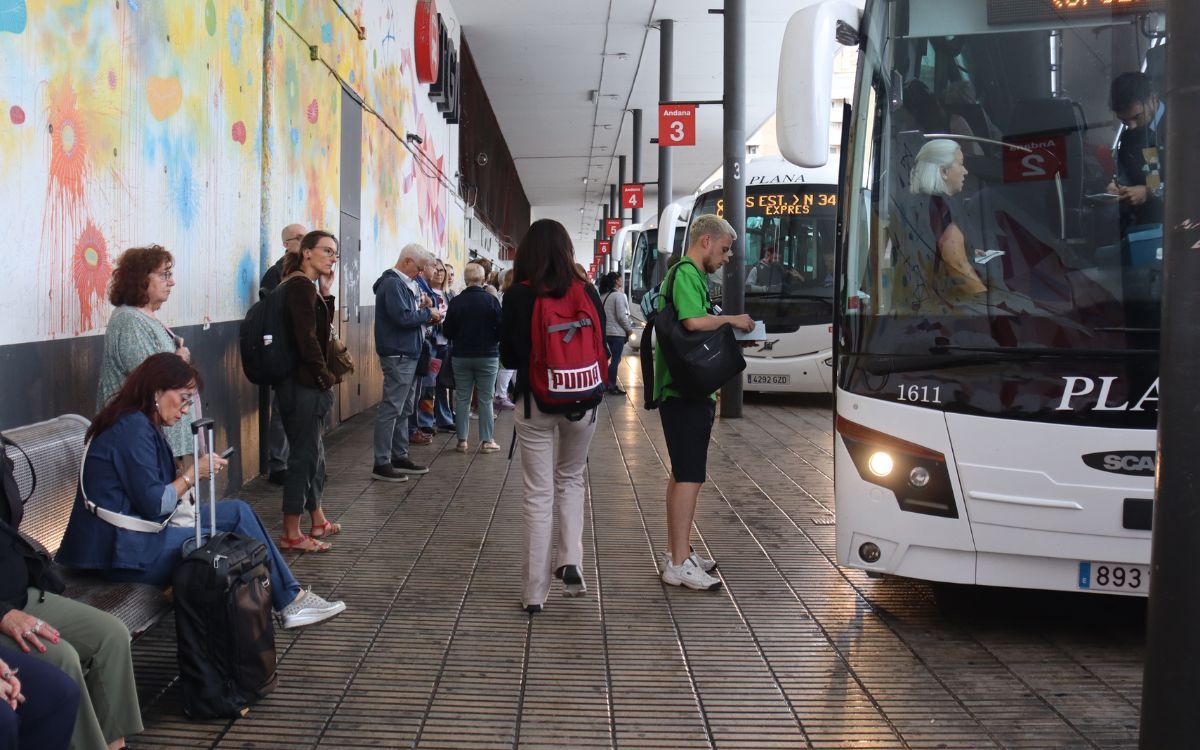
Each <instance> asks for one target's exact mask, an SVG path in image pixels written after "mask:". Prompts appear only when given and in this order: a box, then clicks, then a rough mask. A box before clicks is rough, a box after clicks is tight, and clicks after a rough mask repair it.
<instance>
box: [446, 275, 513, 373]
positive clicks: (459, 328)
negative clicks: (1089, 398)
mask: <svg viewBox="0 0 1200 750" xmlns="http://www.w3.org/2000/svg"><path fill="white" fill-rule="evenodd" d="M442 333H444V334H446V338H448V339H450V340H451V341H452V342H453V343H454V356H455V357H498V356H500V301H499V300H497V299H496V298H495V297H493V296H492V295H491V294H490V293H489V292H487V291H484V288H483V287H481V286H469V287H467V288H466V289H464V290H463V291H462V294H459V295H456V296H455V297H454V299H452V300H450V309H449V310H448V311H447V312H446V322H445V323H443V324H442Z"/></svg>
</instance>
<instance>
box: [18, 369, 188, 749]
mask: <svg viewBox="0 0 1200 750" xmlns="http://www.w3.org/2000/svg"><path fill="white" fill-rule="evenodd" d="M156 358H157V359H160V360H169V361H170V362H171V363H172V365H173V366H174V367H176V368H182V369H186V370H189V371H190V370H191V369H192V368H191V365H189V364H187V363H186V362H184V361H183V360H182V359H180V358H179V357H177V356H175V355H174V354H167V353H162V354H155V355H154V356H152V357H150V360H155V359H156ZM137 372H138V370H136V369H135V370H134V373H137ZM130 377H131V378H132V377H134V375H130ZM118 396H119V392H118ZM158 440H159V450H160V451H161V458H162V463H163V465H164V466H169V467H170V471H171V472H172V473H174V471H175V462H174V460H173V458H172V457H171V450H170V446H168V445H167V442H166V438H165V437H163V436H162V434H161V433H160V434H159V438H158ZM23 515H24V506H23V505H21V503H20V502H19V499H18V498H13V497H10V496H9V494H8V493H5V492H2V491H0V633H2V634H3V635H4V638H0V646H4V647H5V648H6V649H9V648H14V647H15V649H17V650H19V651H20V652H21V656H20V657H14V659H13V660H12V661H9V662H8V664H9V666H10V667H19V668H21V670H22V673H21V677H22V678H26V677H29V678H33V677H34V675H33V673H32V672H29V673H26V672H25V664H24V663H23V662H24V660H26V659H37V660H39V661H42V662H46V663H47V664H48V665H50V666H52V667H53V668H55V669H56V671H57V670H61V671H62V672H64V673H66V676H67V677H68V678H70V680H71V681H72V682H73V683H74V686H75V688H76V689H75V690H74V691H73V693H74V697H73V698H72V697H71V695H70V694H68V693H63V692H62V691H61V689H59V688H54V687H53V685H51V686H50V689H51V690H53V691H54V692H58V693H60V694H61V695H62V699H63V701H64V702H63V705H62V706H58V707H56V708H55V709H54V711H53V716H54V717H55V720H56V721H58V722H61V724H62V725H64V726H66V727H67V729H66V733H67V735H68V736H69V737H70V738H71V739H70V747H71V748H73V749H74V750H98V749H99V748H103V747H110V748H117V747H124V746H125V738H126V737H127V736H129V735H131V734H137V733H138V732H140V731H142V712H141V709H140V708H139V707H138V696H137V687H136V685H135V684H134V677H133V660H132V658H131V656H130V648H129V647H130V642H129V630H128V629H127V628H126V627H125V624H124V623H122V622H121V621H120V620H118V619H117V618H115V617H113V616H112V615H110V614H108V613H107V612H102V611H100V610H98V609H96V608H95V607H89V606H88V605H86V604H83V603H82V602H77V601H75V600H74V599H68V598H66V597H64V596H60V594H62V592H63V590H64V589H65V586H64V585H63V582H62V579H60V578H59V577H58V575H57V574H56V573H55V572H54V570H53V569H52V568H51V565H50V560H49V559H48V558H47V557H46V556H45V553H43V552H40V551H38V549H37V548H36V547H35V546H34V545H33V544H32V543H31V542H30V541H29V540H28V539H27V538H26V537H25V536H24V535H22V534H21V533H20V532H19V529H20V526H21V519H22V516H23ZM5 639H7V640H5ZM4 658H5V660H6V661H8V656H7V655H6V656H5V657H4ZM4 671H8V670H3V671H0V680H3V681H5V682H8V680H7V679H6V678H4V676H3V672H4ZM37 679H38V680H39V681H40V678H37ZM50 679H51V680H53V676H51V678H50ZM9 685H10V687H11V685H12V683H11V682H9ZM29 687H30V688H31V690H32V687H33V686H32V685H30V686H29ZM28 697H29V699H30V700H33V699H34V695H33V694H32V692H30V693H29V695H28ZM25 705H26V707H28V708H30V709H32V708H33V707H32V706H30V704H29V703H28V702H27V703H26V704H25ZM72 707H73V708H74V710H72ZM70 716H74V719H73V720H70V719H68V717H70ZM18 717H21V719H22V722H21V728H22V731H24V730H25V720H26V718H25V717H24V716H22V714H21V712H18ZM72 723H73V725H74V726H73V728H71V726H70V725H71V724H72ZM0 724H3V722H0ZM60 728H61V727H60ZM54 734H55V733H54V731H53V730H47V734H45V735H43V737H45V738H50V737H52V736H53V735H54ZM53 746H54V744H53V742H48V743H47V744H42V743H41V742H38V743H36V744H30V745H24V744H22V745H21V747H30V748H39V750H40V748H43V747H53ZM59 746H60V747H61V746H62V745H59ZM0 747H4V748H8V747H13V745H8V744H5V743H4V741H3V739H2V738H0Z"/></svg>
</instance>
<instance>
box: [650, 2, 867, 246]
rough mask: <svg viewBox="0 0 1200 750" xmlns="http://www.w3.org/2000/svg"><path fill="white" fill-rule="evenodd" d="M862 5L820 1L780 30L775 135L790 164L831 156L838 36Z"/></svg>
mask: <svg viewBox="0 0 1200 750" xmlns="http://www.w3.org/2000/svg"><path fill="white" fill-rule="evenodd" d="M863 4H864V0H821V2H817V3H815V4H813V5H810V6H809V7H807V8H804V9H802V10H799V11H796V13H795V14H793V15H792V17H791V19H790V20H789V21H788V25H787V29H786V30H785V31H784V32H783V49H782V50H781V52H780V54H779V89H778V92H777V96H776V128H775V134H776V137H777V138H778V141H779V150H780V151H781V152H782V153H783V155H784V157H786V158H787V160H788V161H790V162H792V163H793V164H798V165H800V166H802V167H822V166H825V164H826V162H828V161H829V116H830V111H831V109H832V98H831V93H830V91H831V89H832V87H833V55H834V53H835V52H836V51H837V49H838V46H839V44H840V42H839V41H838V40H839V38H843V39H845V38H848V37H849V36H851V32H853V31H854V30H856V29H857V28H858V27H859V25H860V23H861V21H862V12H863ZM839 22H840V25H841V28H839ZM853 36H854V37H857V34H853ZM660 226H661V225H660Z"/></svg>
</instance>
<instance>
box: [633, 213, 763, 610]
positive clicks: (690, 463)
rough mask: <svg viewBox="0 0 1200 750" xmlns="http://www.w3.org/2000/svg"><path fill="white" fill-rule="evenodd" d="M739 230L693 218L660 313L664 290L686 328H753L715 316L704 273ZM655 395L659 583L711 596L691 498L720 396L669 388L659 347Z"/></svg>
mask: <svg viewBox="0 0 1200 750" xmlns="http://www.w3.org/2000/svg"><path fill="white" fill-rule="evenodd" d="M735 239H737V233H736V232H735V231H734V230H733V227H732V226H730V225H729V222H727V221H725V220H724V219H722V218H721V217H719V216H717V215H716V214H704V215H702V216H698V217H696V218H695V219H693V220H692V225H691V226H690V227H689V228H688V247H687V253H686V254H685V255H684V256H683V258H681V259H680V261H679V262H678V263H676V264H675V265H674V266H673V267H672V268H671V270H670V271H669V272H668V276H667V278H666V279H664V280H663V283H662V287H661V288H662V290H663V294H660V295H659V299H658V309H659V310H662V309H663V307H664V306H665V304H666V291H667V289H668V287H669V288H670V293H671V303H672V304H673V305H674V307H675V312H676V314H677V316H678V319H679V325H681V326H683V327H684V328H686V329H687V330H689V331H713V330H716V329H717V328H720V327H721V326H723V325H725V324H726V323H730V324H732V325H733V327H734V328H738V329H741V330H743V331H750V330H752V329H753V328H754V321H753V320H751V319H750V316H749V315H719V314H716V313H717V311H716V310H714V308H713V304H712V301H711V300H709V298H708V274H710V273H715V272H716V271H717V269H719V268H720V267H721V266H723V265H725V264H726V263H727V262H729V256H730V253H731V252H732V249H731V248H732V246H733V241H734V240H735ZM654 398H655V399H656V400H657V401H658V415H659V419H661V420H662V426H663V436H664V437H665V438H666V442H667V453H668V455H669V456H670V457H671V478H670V479H669V480H668V481H667V551H666V552H665V553H663V572H662V579H663V582H664V583H669V584H671V585H672V586H686V587H687V588H689V589H695V590H700V591H704V590H707V591H713V590H715V589H718V588H720V587H721V579H719V578H716V577H714V576H712V575H710V573H711V572H712V570H713V569H714V568H716V566H717V564H716V562H715V561H714V560H709V559H708V558H705V557H701V556H700V555H699V554H697V553H696V551H695V550H694V549H692V543H691V538H692V524H693V523H694V522H695V520H696V498H697V497H698V496H699V495H700V486H701V485H702V484H704V476H705V467H706V463H707V461H708V441H709V438H710V436H711V435H712V425H713V419H714V418H716V415H717V394H715V393H712V394H709V395H708V396H706V397H705V398H701V399H694V398H687V397H685V396H684V395H683V394H682V393H681V392H680V391H679V390H678V389H676V388H675V387H674V386H673V381H672V379H671V371H670V370H668V369H667V362H666V360H665V359H664V358H663V352H662V348H661V345H660V344H659V343H658V341H657V337H656V340H655V347H654Z"/></svg>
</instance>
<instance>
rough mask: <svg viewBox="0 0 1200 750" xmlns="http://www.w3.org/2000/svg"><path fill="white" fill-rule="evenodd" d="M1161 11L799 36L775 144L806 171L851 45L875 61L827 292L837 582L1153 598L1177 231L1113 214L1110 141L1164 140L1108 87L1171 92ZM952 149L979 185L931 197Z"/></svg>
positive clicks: (891, 11)
mask: <svg viewBox="0 0 1200 750" xmlns="http://www.w3.org/2000/svg"><path fill="white" fill-rule="evenodd" d="M1164 6H1165V2H1160V0H1127V1H1126V2H1121V3H1117V2H1099V1H1094V2H1091V3H1090V4H1089V3H1086V2H1076V1H1075V0H900V1H898V2H890V1H886V0H865V2H863V1H862V0H859V2H857V3H855V2H848V1H847V0H824V2H817V3H815V4H814V5H813V6H812V7H809V8H806V9H805V10H802V11H800V12H798V13H797V14H796V15H795V16H794V17H793V19H792V21H791V22H790V23H789V26H788V30H787V33H786V35H785V41H784V45H783V48H784V51H783V53H782V56H781V66H780V76H781V77H780V83H779V92H780V97H779V112H778V114H779V142H780V146H781V148H782V150H783V152H784V153H785V154H786V155H787V156H788V158H789V159H791V160H792V161H795V162H797V163H800V164H807V165H809V166H814V165H817V164H823V163H824V162H825V160H826V153H827V145H828V144H827V140H828V128H829V99H828V90H827V84H826V89H825V90H824V91H822V90H820V89H821V88H822V83H823V82H827V81H828V79H829V76H830V65H831V63H830V61H831V55H832V51H833V50H834V49H835V48H836V45H837V44H838V43H839V42H840V43H843V44H848V45H852V46H858V47H859V48H860V54H859V63H858V81H857V87H856V93H855V97H854V100H853V102H852V105H851V106H852V113H851V116H850V117H847V118H846V120H845V122H846V125H845V128H846V133H845V134H844V136H843V142H844V143H845V144H847V145H846V151H845V156H844V157H843V158H844V161H845V164H846V173H845V175H844V179H843V181H842V185H843V188H844V189H843V191H842V195H841V201H840V202H841V209H842V221H843V225H842V227H843V228H842V236H841V238H840V240H839V244H838V259H837V268H838V270H837V273H836V285H835V286H836V292H835V319H834V326H835V332H836V336H835V361H836V365H837V367H836V372H835V378H836V396H835V410H834V411H835V425H834V427H835V439H834V445H835V469H834V475H835V476H834V479H835V502H836V512H837V535H836V536H837V558H838V562H839V563H840V564H842V565H845V566H850V567H854V568H861V569H864V570H867V571H870V572H873V573H876V574H895V575H900V576H908V577H913V578H920V579H927V580H935V581H950V582H957V583H966V584H988V585H997V586H1013V587H1023V588H1038V589H1055V590H1066V591H1085V592H1111V593H1119V594H1128V595H1145V594H1146V593H1147V591H1148V577H1149V565H1148V563H1149V561H1150V525H1151V516H1152V512H1151V507H1152V498H1153V497H1154V470H1155V467H1154V456H1155V422H1156V417H1157V414H1156V412H1157V405H1158V374H1157V366H1158V347H1159V320H1160V317H1159V305H1160V291H1161V281H1162V239H1161V238H1162V227H1161V223H1159V224H1157V225H1156V224H1155V223H1154V221H1153V217H1150V218H1149V219H1148V218H1147V217H1146V216H1145V215H1144V214H1140V212H1138V211H1131V210H1130V209H1129V208H1128V207H1127V206H1125V205H1124V204H1122V203H1120V202H1118V201H1117V200H1116V199H1115V198H1114V197H1113V196H1111V195H1109V193H1110V188H1109V186H1110V183H1112V182H1113V180H1114V174H1115V173H1117V172H1119V171H1120V170H1118V168H1117V162H1116V155H1115V154H1114V144H1116V143H1117V142H1118V140H1117V139H1118V138H1130V139H1133V138H1136V137H1139V136H1140V137H1143V138H1152V136H1151V135H1148V134H1147V132H1146V128H1144V127H1143V128H1142V130H1141V133H1139V132H1138V131H1137V130H1130V131H1127V132H1124V133H1122V132H1121V130H1122V124H1121V122H1120V121H1119V120H1118V119H1117V118H1116V117H1115V116H1114V115H1113V113H1112V112H1111V111H1110V110H1109V89H1110V85H1111V84H1112V82H1113V80H1114V78H1116V77H1117V76H1119V75H1121V74H1124V73H1128V72H1134V73H1137V72H1139V71H1140V72H1141V73H1142V74H1144V75H1145V76H1147V77H1148V79H1149V80H1150V81H1152V82H1158V86H1159V87H1158V90H1159V91H1162V90H1163V89H1162V87H1161V78H1162V76H1163V65H1162V62H1163V57H1164V56H1163V53H1164V52H1165V44H1164V42H1165V38H1166V37H1165V32H1166V19H1165V17H1164V15H1165V13H1164ZM835 39H836V40H837V41H835ZM1145 104H1146V105H1150V101H1146V102H1145ZM1153 109H1154V108H1153V107H1151V110H1153ZM1152 114H1153V112H1152ZM1125 116H1126V117H1128V116H1129V115H1128V111H1127V112H1126V113H1125ZM945 140H950V141H953V143H955V144H957V145H958V147H959V148H958V152H959V153H961V154H962V156H963V159H964V166H965V169H966V172H967V175H966V177H965V180H964V179H963V175H962V173H961V169H960V168H959V167H957V166H955V165H954V164H949V165H948V166H945V167H939V168H936V169H935V174H936V175H937V176H938V177H940V179H928V177H929V174H930V173H929V172H928V170H927V169H925V164H926V163H934V162H933V161H932V160H933V159H934V158H935V157H936V156H937V152H938V150H939V147H943V149H944V141H945ZM938 141H942V142H943V143H941V144H939V143H936V142H938ZM1130 143H1133V141H1132V140H1131V141H1130ZM930 144H933V145H930ZM927 146H929V148H928V149H926V147H927ZM923 149H925V150H924V151H923ZM950 151H951V153H952V156H953V155H954V154H953V152H954V149H951V150H950ZM1138 151H1139V152H1141V153H1143V154H1144V155H1145V158H1146V160H1147V161H1149V160H1150V157H1151V156H1153V155H1154V154H1152V153H1151V152H1152V151H1154V152H1157V144H1155V143H1153V142H1149V143H1142V144H1140V146H1139V148H1138ZM943 153H944V150H943ZM918 155H921V158H920V159H918ZM1154 161H1155V162H1157V161H1158V159H1157V158H1155V159H1154ZM914 167H918V169H914ZM922 169H925V172H924V173H925V175H926V176H925V177H922V176H921V175H922ZM1126 174H1127V173H1126ZM1118 179H1126V178H1125V177H1120V178H1118ZM931 186H932V187H933V188H935V189H933V190H932V192H933V193H934V194H927V193H929V192H931V190H930V188H931ZM1158 221H1159V222H1161V218H1160V219H1159V220H1158Z"/></svg>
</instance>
